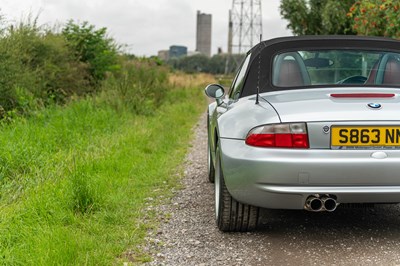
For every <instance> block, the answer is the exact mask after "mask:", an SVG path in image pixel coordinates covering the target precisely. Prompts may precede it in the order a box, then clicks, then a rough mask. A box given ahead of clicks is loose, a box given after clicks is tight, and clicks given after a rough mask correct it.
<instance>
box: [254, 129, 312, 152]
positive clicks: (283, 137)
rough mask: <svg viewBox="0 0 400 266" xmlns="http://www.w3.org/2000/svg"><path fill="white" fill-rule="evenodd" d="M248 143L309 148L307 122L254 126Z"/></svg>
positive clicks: (264, 145)
mask: <svg viewBox="0 0 400 266" xmlns="http://www.w3.org/2000/svg"><path fill="white" fill-rule="evenodd" d="M246 144H247V145H250V146H255V147H268V148H296V149H308V148H309V143H308V134H307V127H306V124H305V123H290V124H273V125H265V126H260V127H256V128H253V129H252V130H250V132H249V134H247V137H246Z"/></svg>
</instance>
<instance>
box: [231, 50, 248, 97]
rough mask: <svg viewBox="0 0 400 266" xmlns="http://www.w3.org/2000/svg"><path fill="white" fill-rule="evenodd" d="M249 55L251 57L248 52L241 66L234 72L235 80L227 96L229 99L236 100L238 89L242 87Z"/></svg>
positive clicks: (238, 94) (238, 93)
mask: <svg viewBox="0 0 400 266" xmlns="http://www.w3.org/2000/svg"><path fill="white" fill-rule="evenodd" d="M250 57H251V54H248V55H247V57H246V59H245V60H244V62H243V64H242V66H241V67H240V70H239V71H238V73H237V74H236V77H235V81H234V82H233V84H232V88H231V93H230V95H229V98H231V99H234V100H237V99H238V98H239V96H240V91H241V89H242V87H243V83H244V80H245V75H246V72H247V68H248V66H249V63H250Z"/></svg>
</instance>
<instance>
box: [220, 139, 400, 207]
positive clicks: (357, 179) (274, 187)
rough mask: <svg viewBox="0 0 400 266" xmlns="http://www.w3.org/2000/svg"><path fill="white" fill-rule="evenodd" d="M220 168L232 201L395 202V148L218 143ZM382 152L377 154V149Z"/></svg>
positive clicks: (399, 175)
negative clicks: (330, 198) (324, 197)
mask: <svg viewBox="0 0 400 266" xmlns="http://www.w3.org/2000/svg"><path fill="white" fill-rule="evenodd" d="M220 145H221V151H222V158H221V163H222V169H223V172H224V176H225V183H226V186H227V188H228V191H229V192H230V193H231V195H232V197H234V198H235V199H236V200H238V201H240V202H243V203H247V204H251V205H254V206H259V207H264V208H272V209H303V208H304V204H305V201H306V199H307V198H308V197H309V196H310V195H313V194H332V195H335V196H336V198H337V202H338V203H397V202H400V150H390V151H384V152H385V153H386V154H387V158H383V159H376V158H373V157H372V154H373V153H374V152H376V151H373V150H329V149H320V150H315V149H314V150H311V149H309V150H293V149H290V150H289V149H265V148H255V147H250V146H247V145H246V144H245V143H244V141H243V140H232V139H221V141H220ZM379 152H382V151H379Z"/></svg>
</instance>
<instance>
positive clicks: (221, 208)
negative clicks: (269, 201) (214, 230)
mask: <svg viewBox="0 0 400 266" xmlns="http://www.w3.org/2000/svg"><path fill="white" fill-rule="evenodd" d="M220 159H221V157H220V154H219V148H217V152H216V161H215V216H216V221H217V226H218V228H219V229H220V230H221V231H224V232H229V231H231V232H245V231H251V230H254V229H256V228H257V223H258V217H259V212H260V210H259V209H260V208H258V207H254V206H250V205H247V204H243V203H240V202H237V201H236V200H235V199H233V198H232V196H231V195H230V194H229V191H228V189H227V188H226V185H225V180H224V175H223V171H222V168H221V160H220Z"/></svg>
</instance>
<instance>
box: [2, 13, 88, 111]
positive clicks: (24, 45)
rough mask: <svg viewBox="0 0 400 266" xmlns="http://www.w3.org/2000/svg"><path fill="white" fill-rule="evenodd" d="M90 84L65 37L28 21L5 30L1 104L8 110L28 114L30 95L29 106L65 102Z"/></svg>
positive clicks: (84, 66)
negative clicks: (28, 100) (28, 99)
mask: <svg viewBox="0 0 400 266" xmlns="http://www.w3.org/2000/svg"><path fill="white" fill-rule="evenodd" d="M87 85H88V71H87V66H86V65H85V64H84V63H81V62H79V61H77V60H75V56H74V54H73V53H72V51H71V50H70V49H69V48H68V46H67V43H66V41H65V40H64V38H63V37H62V36H60V35H57V34H54V33H52V32H50V31H46V30H45V29H41V28H39V27H37V26H36V22H29V21H28V22H25V23H24V22H21V23H19V24H17V25H12V26H9V27H8V28H6V29H5V30H4V32H3V34H2V35H1V38H0V95H1V96H0V105H1V106H2V107H3V108H4V109H5V110H12V109H17V110H18V111H19V112H21V113H25V112H26V111H27V102H26V100H27V97H28V98H30V103H29V105H30V108H32V107H33V106H34V105H35V104H37V105H39V106H40V105H43V104H48V103H53V102H56V103H64V102H65V101H66V99H67V98H68V97H70V96H71V95H74V94H78V95H82V94H84V93H87V92H88V91H90V90H91V88H89V87H88V86H87ZM21 96H22V97H21ZM32 97H33V98H32ZM33 103H35V104H33Z"/></svg>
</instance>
